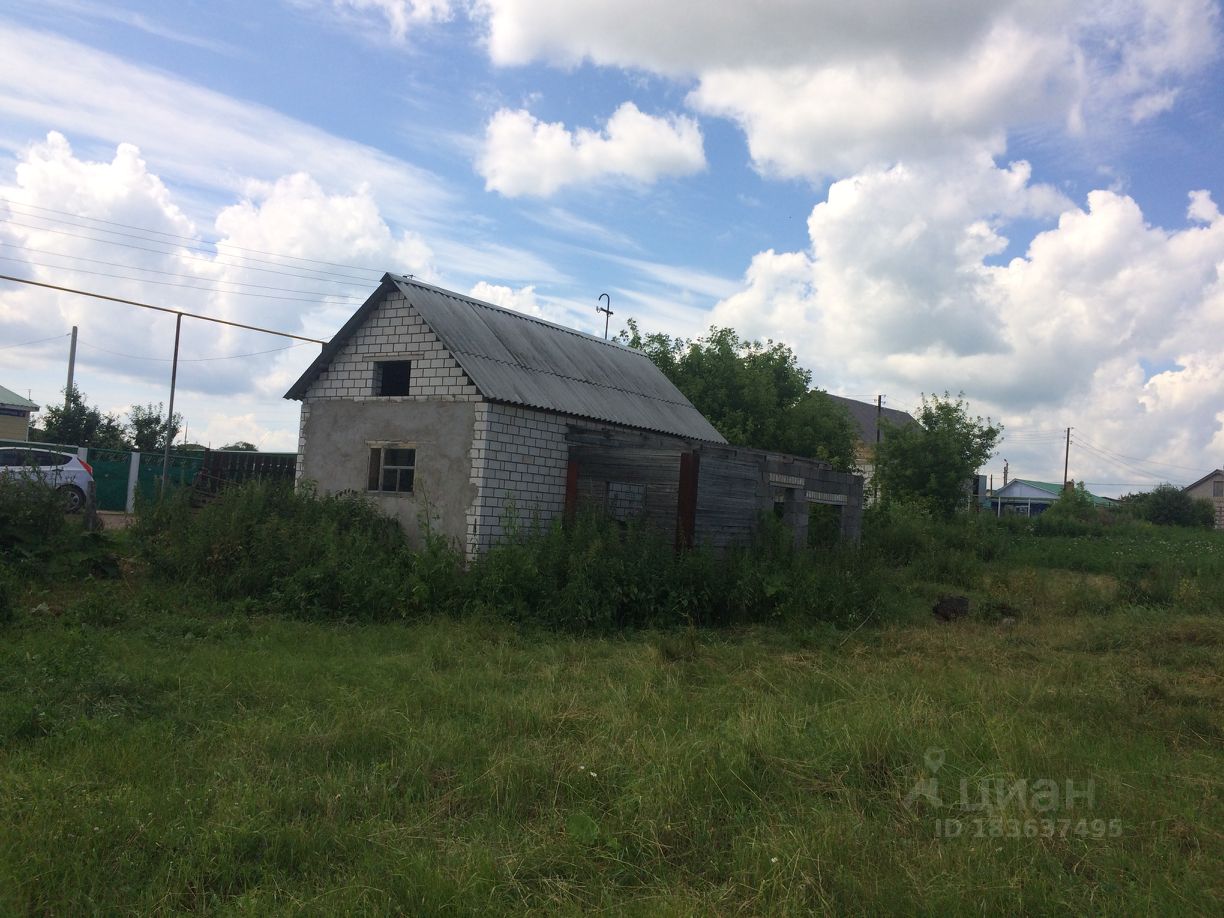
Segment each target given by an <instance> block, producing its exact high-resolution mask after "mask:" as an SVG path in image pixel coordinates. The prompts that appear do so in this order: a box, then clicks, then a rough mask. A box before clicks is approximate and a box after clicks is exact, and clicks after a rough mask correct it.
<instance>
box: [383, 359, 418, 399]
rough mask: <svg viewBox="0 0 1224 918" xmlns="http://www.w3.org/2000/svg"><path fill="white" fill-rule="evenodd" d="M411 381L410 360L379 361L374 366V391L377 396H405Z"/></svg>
mask: <svg viewBox="0 0 1224 918" xmlns="http://www.w3.org/2000/svg"><path fill="white" fill-rule="evenodd" d="M411 380H412V361H411V360H380V361H378V362H377V363H375V364H374V391H375V392H376V393H377V394H378V395H407V394H408V386H409V383H410V382H411Z"/></svg>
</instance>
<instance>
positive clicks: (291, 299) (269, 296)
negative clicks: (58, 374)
mask: <svg viewBox="0 0 1224 918" xmlns="http://www.w3.org/2000/svg"><path fill="white" fill-rule="evenodd" d="M67 257H69V258H71V257H72V256H67ZM0 261H12V262H16V263H17V264H19V265H32V266H33V267H35V268H49V269H51V270H53V271H73V272H75V273H77V274H89V275H92V276H93V277H110V278H113V279H115V280H125V281H132V282H134V283H138V284H157V285H158V286H159V287H177V288H179V289H181V290H199V291H202V292H204V293H224V294H227V295H229V296H253V297H258V298H260V299H264V300H281V301H283V302H286V303H318V302H319V300H318V298H317V297H309V296H279V295H277V294H274V293H251V292H250V291H247V290H222V289H221V288H219V287H201V286H199V285H198V284H179V283H175V282H174V281H159V280H153V279H152V278H148V277H131V276H130V275H127V274H110V273H108V272H106V271H90V270H89V269H88V268H77V267H74V266H72V265H49V264H47V263H46V262H42V261H29V260H27V259H24V258H12V257H10V256H8V255H0ZM345 299H350V300H351V299H354V298H353V297H345Z"/></svg>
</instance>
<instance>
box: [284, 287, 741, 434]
mask: <svg viewBox="0 0 1224 918" xmlns="http://www.w3.org/2000/svg"><path fill="white" fill-rule="evenodd" d="M392 289H396V290H398V291H399V292H400V293H402V294H403V295H404V297H406V298H407V300H408V302H409V303H410V304H411V305H412V308H413V309H414V310H415V311H416V313H417V314H418V315H419V316H420V317H421V318H422V319H424V321H425V323H426V324H427V325H428V326H429V327H430V329H431V330H432V331H433V332H434V334H436V335H437V336H438V339H439V340H440V341H441V343H442V344H443V345H444V346H445V347H446V349H447V350H448V351H449V352H450V354H451V355H453V356H454V358H455V360H456V361H457V362H458V364H459V366H460V367H461V368H462V369H463V371H464V374H465V375H466V376H467V378H468V379H469V380H470V381H471V382H472V384H473V385H474V386H475V387H476V389H477V391H478V392H479V393H480V395H482V396H483V397H484V398H486V399H488V400H490V401H495V402H503V403H507V404H512V405H523V406H524V407H528V408H541V409H544V410H547V411H556V412H560V413H562V414H569V415H573V416H575V417H583V418H590V419H592V420H597V421H607V422H609V423H613V424H620V425H624V426H626V427H635V428H638V429H640V430H648V431H652V432H655V433H665V434H674V435H676V436H681V437H686V438H689V439H695V440H704V441H708V442H712V443H726V442H727V441H726V440H725V439H724V438H723V436H722V435H721V434H720V433H719V432H718V431H717V430H715V429H714V426H713V425H712V424H710V422H709V421H707V420H706V419H705V417H703V416H702V414H701V412H699V411H698V410H697V409H696V408H694V407H693V405H692V403H691V402H689V400H688V399H687V398H685V397H684V395H683V394H682V393H681V392H680V390H679V389H677V388H676V387H675V386H674V385H672V383H671V381H670V380H668V379H667V377H666V376H664V375H663V374H662V372H660V371H659V368H658V367H656V366H655V365H654V364H653V363H651V361H650V359H649V358H648V357H647V356H646V355H645V354H643V353H642V352H640V351H635V350H632V349H631V348H627V347H625V346H624V345H621V344H617V343H616V342H614V341H605V340H603V339H602V338H596V337H595V336H593V335H588V334H584V333H583V332H579V331H575V330H574V329H570V328H565V327H564V326H561V325H554V324H553V323H551V322H546V321H544V320H543V319H539V318H536V317H534V316H528V315H524V314H523V313H519V312H514V311H512V310H509V309H503V308H502V307H500V306H494V305H493V304H492V303H486V302H483V301H481V300H477V299H474V298H472V297H469V296H464V295H463V294H460V293H455V292H453V291H450V290H444V289H442V288H441V287H434V286H432V285H430V284H425V283H422V282H420V281H417V280H414V279H412V278H408V277H403V276H400V275H396V274H387V275H384V277H383V281H382V284H381V285H380V286H379V288H378V290H376V291H375V293H374V295H373V296H371V297H370V298H369V299H368V300H366V302H365V304H364V305H362V306H361V308H360V309H358V310H357V312H356V313H355V314H354V315H353V317H352V319H350V320H349V321H348V322H347V323H346V324H345V326H344V327H343V328H342V329H341V330H340V332H339V333H338V334H337V335H336V336H335V337H334V338H333V339H332V340H331V341H330V342H329V343H328V345H327V346H326V347H324V349H323V352H322V353H321V354H320V355H319V357H318V359H316V360H315V362H314V363H313V364H311V366H310V368H309V369H307V371H306V372H305V373H303V374H302V377H301V378H300V379H299V380H298V381H297V382H296V383H294V385H293V387H292V388H290V390H289V391H288V392H287V393H286V396H285V397H286V398H297V399H300V398H302V397H303V396H304V395H305V393H306V391H307V389H308V388H309V386H310V385H311V383H312V382H313V381H314V380H315V379H316V378H317V377H318V375H319V374H320V373H321V372H323V371H324V370H325V369H326V368H327V367H328V365H329V364H330V363H331V361H332V359H333V358H334V357H335V355H336V353H337V352H338V351H339V350H340V349H341V348H342V347H343V346H344V345H345V343H346V342H347V341H348V340H349V338H350V337H351V336H352V335H353V334H354V332H355V331H356V329H357V328H359V327H360V326H361V325H362V323H363V322H364V321H365V318H366V317H367V316H368V315H369V313H370V312H371V311H372V310H373V309H376V308H377V306H378V304H379V303H380V302H382V300H383V298H384V297H385V296H386V294H387V293H388V292H390V291H391V290H392Z"/></svg>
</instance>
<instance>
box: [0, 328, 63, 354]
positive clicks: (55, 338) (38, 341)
mask: <svg viewBox="0 0 1224 918" xmlns="http://www.w3.org/2000/svg"><path fill="white" fill-rule="evenodd" d="M71 334H72V332H62V333H61V334H58V335H52V336H51V337H50V338H36V339H35V340H33V341H22V342H21V343H20V344H6V345H4V346H3V347H0V351H7V350H8V349H9V348H11V347H29V346H30V345H31V344H42V343H43V342H44V341H58V340H59V339H60V338H67V337H68V336H69V335H71Z"/></svg>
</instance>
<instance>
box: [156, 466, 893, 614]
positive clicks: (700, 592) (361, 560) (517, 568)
mask: <svg viewBox="0 0 1224 918" xmlns="http://www.w3.org/2000/svg"><path fill="white" fill-rule="evenodd" d="M132 532H133V535H134V537H135V539H136V544H137V545H138V546H139V550H140V552H141V554H142V556H143V557H144V558H145V559H146V560H147V561H148V562H149V564H150V566H151V567H152V569H153V570H154V572H155V573H157V574H158V575H160V576H162V577H164V578H169V579H173V580H181V581H193V582H199V583H201V584H203V585H204V586H205V587H206V589H207V590H208V591H209V592H211V593H212V595H213V596H214V597H215V598H217V599H220V600H230V601H236V600H241V601H242V602H243V603H244V604H245V605H247V606H248V607H251V608H255V609H262V610H266V611H271V612H277V613H281V614H287V615H292V616H295V617H301V618H351V619H387V618H399V617H405V616H413V615H424V614H450V615H463V614H475V615H490V616H496V617H499V618H506V619H510V620H512V621H517V622H522V623H524V624H531V625H540V626H545V627H549V628H561V629H572V630H582V631H610V630H615V629H620V628H634V627H643V626H656V625H662V626H670V625H730V624H740V623H748V622H756V621H762V620H768V619H777V618H791V617H801V618H803V619H815V620H822V621H828V622H833V623H837V624H852V623H857V622H860V621H862V620H863V619H864V618H866V617H868V616H874V615H876V613H877V612H879V611H880V610H881V609H883V608H884V607H885V605H886V603H885V599H884V591H885V590H886V589H887V586H888V582H889V578H888V577H887V576H886V575H885V574H884V572H882V571H880V570H878V569H877V568H878V566H877V565H876V564H875V562H874V560H873V558H874V556H870V555H868V554H866V553H863V552H859V551H857V550H855V549H854V548H849V547H843V548H835V549H833V550H828V551H819V552H818V551H812V550H809V549H806V548H796V547H795V546H794V545H793V538H792V536H791V534H790V533H789V532H788V531H786V530H785V529H784V528H783V527H782V526H781V524H779V523H777V522H776V521H774V520H773V519H772V518H769V519H767V520H766V522H765V525H764V526H763V527H762V531H761V534H760V537H759V538H758V539H757V540H756V541H755V542H754V543H753V544H752V545H751V546H749V547H745V548H742V549H737V550H732V551H729V552H726V553H723V554H721V555H715V554H714V553H713V552H711V551H708V550H704V549H696V550H693V551H688V552H682V553H679V554H678V553H676V552H675V551H674V549H673V546H672V543H671V539H670V538H668V536H667V535H666V534H664V533H661V532H659V531H657V530H656V529H653V528H650V527H648V526H645V525H639V524H629V525H623V524H620V523H618V522H616V521H614V520H611V519H608V518H606V517H603V516H597V515H589V514H580V515H579V516H577V517H576V518H575V519H573V520H570V521H568V522H567V523H564V524H563V523H562V522H561V521H557V522H555V523H553V524H550V525H546V526H545V525H536V526H532V527H528V528H526V529H524V530H523V531H521V532H518V533H512V534H511V536H510V537H509V538H507V539H506V540H505V541H503V542H501V543H499V544H497V545H495V546H494V547H492V548H490V549H488V550H486V551H484V552H482V553H481V554H480V555H478V556H477V557H476V558H475V559H474V560H473V561H472V562H471V563H470V564H469V565H468V566H467V568H466V569H464V566H463V563H462V556H461V555H460V553H459V552H458V551H457V550H456V549H455V548H454V547H453V546H451V545H449V544H448V543H447V542H446V540H445V539H443V538H441V537H440V536H437V535H436V534H428V535H427V536H426V537H425V539H424V544H423V545H422V546H421V547H420V548H419V549H417V550H415V551H414V550H411V549H410V548H409V547H408V544H407V542H406V540H405V538H404V535H403V533H402V531H401V530H400V528H399V526H398V524H396V523H395V522H394V521H392V520H389V519H387V518H386V517H384V516H382V515H380V514H379V512H378V511H377V509H376V508H375V507H373V506H372V505H371V504H369V503H368V502H367V501H365V500H364V499H362V498H356V497H317V496H315V495H314V494H312V493H310V492H306V491H303V492H299V493H294V492H293V491H291V490H289V489H287V488H283V487H270V486H267V485H257V484H256V485H247V486H244V487H242V488H235V489H232V490H229V491H227V492H225V493H224V494H223V495H222V496H221V497H220V498H219V499H218V500H217V501H216V502H215V503H213V504H211V505H209V506H206V507H203V508H201V509H199V510H192V508H191V507H190V506H189V505H188V504H187V503H186V501H185V498H184V497H178V498H171V499H168V500H166V501H163V502H161V503H152V504H142V505H141V506H140V507H139V508H138V519H137V523H136V525H135V526H134V527H133V530H132Z"/></svg>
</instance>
